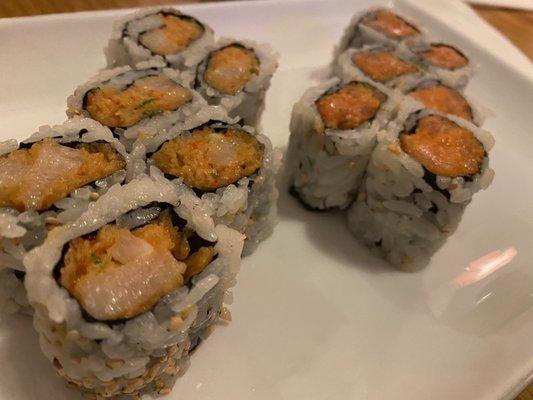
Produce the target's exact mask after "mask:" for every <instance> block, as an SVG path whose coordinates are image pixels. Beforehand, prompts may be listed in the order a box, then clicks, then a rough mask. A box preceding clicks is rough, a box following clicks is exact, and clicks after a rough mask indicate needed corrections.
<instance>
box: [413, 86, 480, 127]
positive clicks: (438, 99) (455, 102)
mask: <svg viewBox="0 0 533 400" xmlns="http://www.w3.org/2000/svg"><path fill="white" fill-rule="evenodd" d="M404 93H405V94H407V95H409V96H410V97H411V98H413V99H415V100H417V101H419V102H420V103H421V104H422V107H423V108H428V109H431V110H435V111H438V112H440V113H442V114H450V115H454V116H456V117H459V118H462V119H465V120H467V121H470V122H473V123H475V124H476V125H478V126H479V125H481V123H482V122H483V116H482V115H481V112H480V111H479V109H478V108H477V107H475V106H474V105H473V104H472V103H471V102H470V101H469V100H468V99H467V98H466V97H465V95H464V94H463V93H461V92H460V91H459V90H458V89H454V88H453V87H449V86H446V85H443V84H442V83H441V82H440V81H438V80H435V79H423V80H421V81H419V82H418V83H416V84H414V85H411V87H407V88H405V91H404Z"/></svg>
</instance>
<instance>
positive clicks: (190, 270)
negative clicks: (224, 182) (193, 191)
mask: <svg viewBox="0 0 533 400" xmlns="http://www.w3.org/2000/svg"><path fill="white" fill-rule="evenodd" d="M189 196H190V195H189V194H187V193H186V192H185V191H183V190H180V188H179V187H178V186H176V185H175V184H172V183H170V182H169V181H167V180H166V179H164V177H163V176H158V175H155V176H151V177H148V176H144V177H140V178H137V179H134V180H133V181H131V182H130V183H129V184H127V185H125V186H122V187H120V186H117V187H114V188H113V189H111V190H110V191H108V192H107V193H106V194H105V195H103V196H102V197H100V199H99V200H97V202H96V204H95V207H91V208H90V209H89V210H88V211H87V212H86V213H84V214H83V215H82V216H81V217H80V218H79V219H77V220H76V221H74V222H72V223H70V224H68V225H64V226H62V227H60V228H57V229H55V230H54V231H52V232H51V233H50V235H49V236H48V238H47V239H46V241H45V242H44V243H43V244H42V245H41V246H40V247H38V248H36V249H34V250H33V251H32V252H31V253H29V254H28V256H27V257H26V258H25V265H26V268H27V275H26V280H25V284H26V287H27V290H28V298H29V301H30V303H31V305H32V306H33V307H34V308H35V314H34V326H35V328H36V330H37V331H38V333H39V335H40V344H41V349H42V350H43V352H44V354H45V356H46V357H47V358H48V359H49V360H50V362H51V364H52V365H53V367H54V368H55V369H56V371H57V373H58V374H59V375H60V376H62V377H63V378H64V379H65V380H66V381H67V382H68V383H70V384H71V385H72V386H75V387H77V388H79V389H80V390H81V391H82V392H84V393H85V394H87V395H88V396H89V397H91V396H93V397H94V396H96V397H98V398H102V397H105V398H107V397H113V398H118V396H123V395H129V396H139V395H140V394H141V393H142V394H144V393H152V394H153V393H155V394H167V393H169V392H170V390H171V388H172V385H173V382H174V380H175V378H176V377H177V376H178V375H181V374H183V373H184V371H185V370H186V368H187V366H188V362H189V356H188V355H189V353H190V352H191V351H192V350H193V349H194V348H195V347H196V346H197V345H198V344H199V343H200V341H202V340H204V339H206V338H207V336H208V335H209V333H210V332H211V330H212V329H213V328H214V327H215V325H216V324H217V323H220V322H221V321H223V320H228V319H229V311H228V310H227V309H226V308H225V307H224V302H225V301H227V299H228V298H230V296H231V293H230V292H229V290H230V288H231V287H232V286H233V285H234V284H235V275H236V273H237V271H238V268H239V262H240V254H241V250H242V243H243V237H242V235H241V234H239V233H238V232H236V231H234V230H231V229H229V228H227V227H226V226H223V225H217V226H215V225H214V223H213V221H212V220H211V219H210V218H208V217H206V216H205V213H203V212H202V210H201V209H193V208H190V206H189V205H190V204H191V202H190V199H188V197H189Z"/></svg>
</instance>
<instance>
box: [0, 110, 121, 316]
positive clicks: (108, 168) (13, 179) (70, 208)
mask: <svg viewBox="0 0 533 400" xmlns="http://www.w3.org/2000/svg"><path fill="white" fill-rule="evenodd" d="M129 160H130V157H129V155H128V154H127V153H126V151H125V149H124V146H123V145H122V144H121V143H120V142H119V141H118V140H117V139H115V138H114V137H113V135H112V134H111V132H110V131H109V129H107V128H105V127H103V126H102V125H100V124H99V123H98V122H96V121H92V120H90V119H85V118H79V117H76V118H73V119H71V120H68V121H67V122H65V123H63V124H61V125H57V126H53V127H50V126H43V127H41V128H40V130H39V131H38V132H37V133H35V134H34V135H32V136H31V137H30V138H29V139H27V140H25V141H23V142H21V143H20V144H17V142H16V141H15V140H12V141H8V142H4V143H1V144H0V226H1V228H0V269H3V268H4V271H2V278H0V280H1V281H2V282H0V285H4V286H5V285H7V286H9V287H10V288H12V289H13V290H14V291H13V298H11V296H7V298H6V299H5V301H3V303H6V302H8V301H9V300H10V299H11V300H13V299H14V300H15V303H18V304H20V305H26V303H25V301H24V296H23V292H21V291H20V290H19V289H20V287H17V288H16V290H15V285H13V284H12V283H14V282H15V281H14V278H17V279H19V280H21V279H22V278H23V276H24V267H23V264H22V259H23V257H24V256H25V254H26V253H27V251H29V250H31V249H32V248H33V247H35V246H38V245H40V244H41V243H42V242H43V240H44V239H45V238H46V236H47V234H48V232H49V231H50V230H51V229H53V228H55V227H56V226H58V225H61V224H65V223H67V222H69V221H72V220H74V219H76V218H78V217H79V215H81V213H82V212H83V211H85V210H86V209H87V207H88V205H89V203H91V202H92V201H94V200H96V199H97V198H98V197H99V196H100V195H101V194H103V193H104V192H105V191H107V190H108V189H109V187H110V186H112V185H113V184H115V183H120V182H123V181H124V179H125V178H126V175H127V174H126V171H127V170H129V169H130V162H129ZM9 282H11V283H9ZM2 292H3V293H4V294H6V293H8V292H9V293H11V291H10V290H7V288H6V290H5V291H2ZM6 304H7V303H6ZM3 308H5V309H7V310H16V307H15V305H14V304H13V303H10V304H9V305H7V306H6V307H3Z"/></svg>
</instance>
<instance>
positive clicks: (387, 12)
mask: <svg viewBox="0 0 533 400" xmlns="http://www.w3.org/2000/svg"><path fill="white" fill-rule="evenodd" d="M423 42H424V35H423V33H422V31H421V29H420V27H418V26H417V25H415V24H414V23H413V22H411V21H409V20H408V19H406V18H405V17H403V16H400V15H398V14H396V13H395V12H394V11H393V10H392V9H390V8H374V9H371V10H367V11H364V12H363V13H360V14H356V15H355V16H354V17H353V18H352V21H351V22H350V24H349V25H348V27H347V28H346V30H345V31H344V34H343V36H342V38H341V41H340V45H339V47H338V48H337V49H336V55H338V54H340V53H342V52H343V51H345V50H346V49H348V48H351V47H354V48H360V47H363V46H364V45H389V46H393V47H395V48H398V49H400V50H402V51H403V50H406V51H407V50H408V49H409V48H410V47H411V46H419V45H420V44H422V43H423Z"/></svg>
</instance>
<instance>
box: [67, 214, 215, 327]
mask: <svg viewBox="0 0 533 400" xmlns="http://www.w3.org/2000/svg"><path fill="white" fill-rule="evenodd" d="M193 235H194V233H193V232H192V231H190V230H188V229H187V228H186V229H185V230H184V231H179V229H178V228H177V227H175V226H173V224H172V221H171V218H170V216H169V213H168V212H163V213H162V214H161V215H160V217H159V219H158V220H156V221H153V222H150V223H148V224H146V225H144V226H142V227H140V228H137V229H134V230H132V231H129V230H128V229H125V228H119V227H117V226H116V225H114V224H108V225H105V226H104V227H102V228H101V229H100V230H99V231H98V232H97V233H96V235H95V236H94V237H92V238H84V237H82V238H78V239H74V240H73V241H71V242H70V243H69V245H68V250H67V252H66V253H65V256H64V259H63V264H62V265H61V268H60V277H59V283H60V284H61V285H62V286H63V287H65V288H66V289H67V290H68V291H69V292H70V294H71V295H72V296H73V297H75V298H76V299H77V300H78V302H79V303H80V304H81V306H82V307H83V309H84V310H85V311H86V312H87V313H88V314H89V315H91V316H92V317H93V318H95V319H97V320H100V321H112V320H119V319H127V318H132V317H134V316H136V315H139V314H142V313H144V312H147V311H149V310H150V309H152V308H153V306H154V305H155V304H156V303H157V302H158V301H159V299H161V298H162V297H163V296H165V295H166V294H168V293H170V292H172V291H173V290H175V289H176V288H177V287H180V286H182V285H183V284H184V283H185V282H186V281H187V280H188V279H190V278H191V277H192V276H194V275H196V274H199V273H200V272H202V271H203V269H204V268H205V267H206V266H207V265H208V264H209V263H210V262H211V261H212V260H213V258H214V257H215V250H214V248H213V247H212V246H204V247H200V248H199V249H191V246H190V245H189V242H188V240H189V238H190V237H191V236H193Z"/></svg>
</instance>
